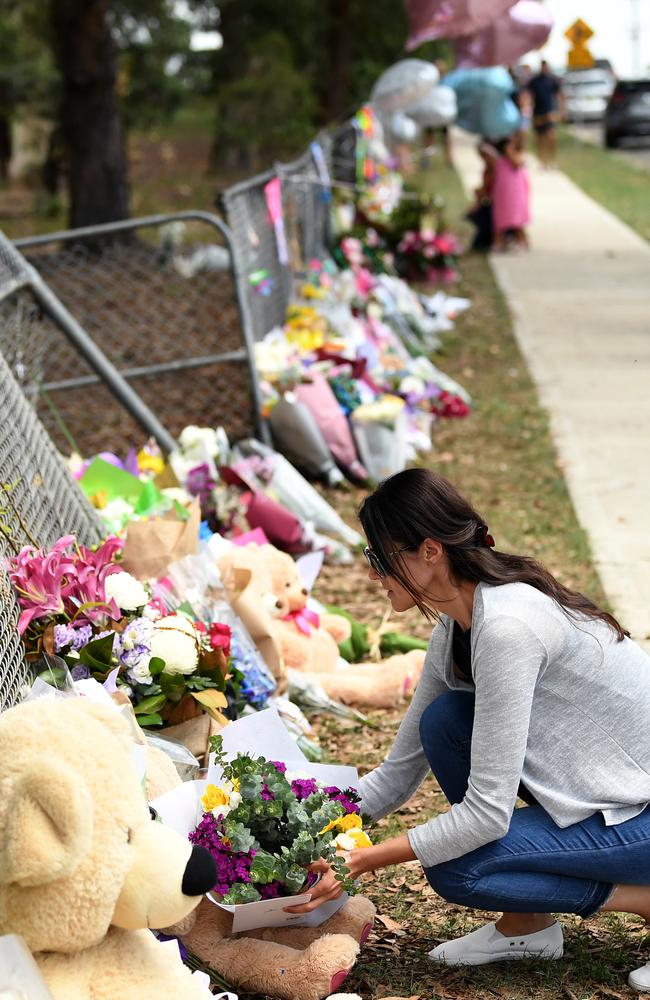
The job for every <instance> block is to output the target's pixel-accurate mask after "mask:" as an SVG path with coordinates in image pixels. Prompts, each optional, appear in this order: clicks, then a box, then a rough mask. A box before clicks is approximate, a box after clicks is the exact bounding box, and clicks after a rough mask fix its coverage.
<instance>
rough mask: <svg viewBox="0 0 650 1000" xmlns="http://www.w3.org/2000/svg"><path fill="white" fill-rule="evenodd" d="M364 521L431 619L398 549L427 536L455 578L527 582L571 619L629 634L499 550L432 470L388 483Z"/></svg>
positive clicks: (544, 573) (367, 506) (366, 505)
mask: <svg viewBox="0 0 650 1000" xmlns="http://www.w3.org/2000/svg"><path fill="white" fill-rule="evenodd" d="M359 520H360V521H361V524H362V527H363V530H364V532H365V534H366V538H367V539H368V545H369V546H370V548H371V549H372V550H373V552H374V553H375V554H376V555H377V556H378V558H379V560H380V562H381V564H382V566H384V567H386V569H387V570H389V571H390V574H391V575H392V576H394V577H395V578H396V579H397V580H399V582H400V583H401V585H402V586H403V587H404V589H405V590H406V591H407V592H408V593H409V594H410V595H411V597H412V598H413V600H414V601H415V603H416V604H417V606H418V608H419V609H420V611H422V613H423V614H424V615H425V616H426V617H427V618H429V619H431V618H434V617H435V615H434V614H433V612H432V611H431V609H430V608H428V607H426V605H425V604H424V603H423V601H422V595H421V594H419V593H418V592H417V591H416V590H415V589H414V587H413V582H412V580H409V577H408V576H407V575H406V573H405V572H404V563H403V560H402V558H401V556H400V555H399V553H397V552H396V551H395V550H396V549H399V548H404V549H405V550H406V551H411V552H414V551H416V550H417V549H419V547H420V545H421V544H422V542H423V541H424V539H425V538H435V539H436V540H437V541H439V542H441V543H442V545H444V547H445V552H446V553H447V558H448V560H449V566H450V569H451V573H452V576H453V578H454V579H455V580H457V581H458V580H469V581H471V582H473V583H489V584H492V585H495V586H499V584H503V583H527V584H528V585H529V586H531V587H534V588H535V589H536V590H539V591H541V592H542V593H543V594H546V595H547V596H548V597H551V598H553V600H554V601H556V602H557V604H558V605H559V606H560V607H561V608H562V609H563V611H565V612H566V613H567V614H568V615H569V616H570V617H572V618H575V616H576V615H584V616H585V617H587V618H592V619H596V618H597V619H600V620H601V621H603V622H606V623H607V624H608V625H609V626H611V628H613V629H614V631H615V632H616V634H617V636H618V639H619V641H620V640H622V639H623V638H624V637H625V636H626V635H629V633H628V632H626V631H625V630H624V629H623V628H622V626H621V625H620V624H619V623H618V622H617V620H616V619H615V618H614V616H613V615H610V614H608V613H607V612H606V611H603V610H602V609H601V608H599V607H597V605H595V604H594V603H593V601H590V600H589V598H588V597H585V596H584V594H580V593H578V592H577V591H574V590H569V589H568V587H564V586H563V585H562V584H561V583H560V582H559V581H558V580H556V579H555V577H554V576H553V575H552V573H549V571H548V570H547V569H545V567H544V566H542V565H541V563H538V562H537V561H536V560H535V559H531V558H530V557H529V556H517V555H512V554H511V553H508V552H497V551H495V550H494V548H492V547H491V546H492V545H493V544H494V543H493V541H492V538H491V536H490V535H489V534H488V528H487V524H486V523H485V521H484V519H483V518H482V517H481V515H480V514H479V513H477V511H475V510H474V508H473V507H472V505H471V504H470V503H469V502H468V501H467V500H466V499H465V498H464V497H463V496H461V494H460V493H459V492H458V490H457V489H456V488H455V486H452V484H451V483H450V482H449V480H448V479H445V477H444V476H439V475H437V473H435V472H432V471H431V470H430V469H406V470H405V471H404V472H398V473H397V474H396V475H394V476H391V477H390V479H386V480H384V482H383V483H380V485H379V486H378V487H377V489H376V490H375V492H374V493H372V494H371V495H370V496H369V497H367V498H366V499H365V500H364V502H363V503H362V505H361V507H360V509H359Z"/></svg>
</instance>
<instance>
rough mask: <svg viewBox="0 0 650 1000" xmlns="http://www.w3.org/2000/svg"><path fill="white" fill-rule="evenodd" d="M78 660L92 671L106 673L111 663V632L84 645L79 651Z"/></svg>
mask: <svg viewBox="0 0 650 1000" xmlns="http://www.w3.org/2000/svg"><path fill="white" fill-rule="evenodd" d="M79 662H81V663H84V664H85V665H86V666H87V667H90V669H91V670H92V671H93V672H94V673H99V674H104V673H108V671H109V670H110V669H111V667H112V665H113V633H112V632H110V633H109V634H108V635H105V636H104V637H103V638H102V639H94V640H93V641H92V642H89V643H88V645H87V646H84V647H83V648H82V649H81V650H80V652H79Z"/></svg>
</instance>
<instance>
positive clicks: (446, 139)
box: [433, 59, 454, 167]
mask: <svg viewBox="0 0 650 1000" xmlns="http://www.w3.org/2000/svg"><path fill="white" fill-rule="evenodd" d="M433 65H434V66H435V67H436V69H437V70H438V73H439V74H440V80H441V81H442V79H443V78H444V76H445V74H446V72H447V64H446V62H445V60H444V59H435V60H434V63H433ZM435 132H436V133H438V135H439V136H440V139H441V146H442V153H443V156H444V158H445V165H446V166H448V167H453V165H454V162H453V160H452V156H451V129H450V126H449V125H441V126H440V127H439V128H437V129H435Z"/></svg>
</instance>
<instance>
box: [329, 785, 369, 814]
mask: <svg viewBox="0 0 650 1000" xmlns="http://www.w3.org/2000/svg"><path fill="white" fill-rule="evenodd" d="M323 791H324V792H325V794H326V795H327V796H328V798H330V799H331V800H332V802H340V803H341V805H342V806H343V808H344V809H345V812H346V814H347V813H359V812H361V810H360V809H359V806H358V805H357V800H358V798H359V796H358V795H357V793H356V792H355V790H354V789H353V788H346V789H345V791H344V792H342V791H341V789H340V788H337V787H336V785H329V786H328V787H327V788H324V789H323Z"/></svg>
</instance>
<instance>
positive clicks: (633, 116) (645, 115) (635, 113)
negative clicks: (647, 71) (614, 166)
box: [604, 80, 650, 149]
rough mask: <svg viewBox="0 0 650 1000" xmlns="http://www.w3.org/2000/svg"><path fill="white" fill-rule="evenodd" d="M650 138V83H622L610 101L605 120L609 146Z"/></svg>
mask: <svg viewBox="0 0 650 1000" xmlns="http://www.w3.org/2000/svg"><path fill="white" fill-rule="evenodd" d="M644 135H647V136H650V80H619V81H618V83H617V84H616V87H615V89H614V93H613V94H612V96H611V97H610V99H609V103H608V104H607V110H606V111H605V120H604V139H605V145H606V146H607V147H608V148H609V149H613V148H614V147H615V146H618V144H619V142H620V140H621V139H626V138H628V137H632V136H644Z"/></svg>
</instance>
